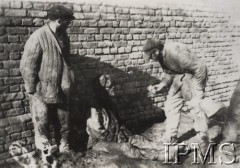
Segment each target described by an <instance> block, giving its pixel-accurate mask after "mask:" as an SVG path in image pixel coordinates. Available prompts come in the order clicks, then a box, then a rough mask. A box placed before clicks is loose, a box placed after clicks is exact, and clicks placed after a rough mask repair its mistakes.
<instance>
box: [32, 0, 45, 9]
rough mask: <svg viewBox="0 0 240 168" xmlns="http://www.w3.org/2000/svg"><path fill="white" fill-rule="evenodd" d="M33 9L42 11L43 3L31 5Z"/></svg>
mask: <svg viewBox="0 0 240 168" xmlns="http://www.w3.org/2000/svg"><path fill="white" fill-rule="evenodd" d="M33 8H34V9H37V10H43V9H44V3H36V2H35V3H33Z"/></svg>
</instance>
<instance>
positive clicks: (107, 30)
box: [100, 28, 114, 34]
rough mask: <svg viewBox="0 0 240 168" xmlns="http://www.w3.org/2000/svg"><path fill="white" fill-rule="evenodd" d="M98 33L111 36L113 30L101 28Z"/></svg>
mask: <svg viewBox="0 0 240 168" xmlns="http://www.w3.org/2000/svg"><path fill="white" fill-rule="evenodd" d="M100 33H106V34H113V33H114V29H113V28H101V29H100Z"/></svg>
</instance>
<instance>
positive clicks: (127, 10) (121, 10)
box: [116, 8, 130, 14]
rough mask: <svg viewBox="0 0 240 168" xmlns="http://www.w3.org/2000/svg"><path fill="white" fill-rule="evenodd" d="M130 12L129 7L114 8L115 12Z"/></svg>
mask: <svg viewBox="0 0 240 168" xmlns="http://www.w3.org/2000/svg"><path fill="white" fill-rule="evenodd" d="M129 12H130V9H129V8H116V13H123V14H128V13H129Z"/></svg>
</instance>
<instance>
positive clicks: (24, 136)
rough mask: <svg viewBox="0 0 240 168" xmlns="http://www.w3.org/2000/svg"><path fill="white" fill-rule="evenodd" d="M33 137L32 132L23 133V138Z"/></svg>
mask: <svg viewBox="0 0 240 168" xmlns="http://www.w3.org/2000/svg"><path fill="white" fill-rule="evenodd" d="M31 136H32V131H30V130H28V131H23V132H22V137H23V138H26V137H31Z"/></svg>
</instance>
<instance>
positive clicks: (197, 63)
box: [159, 42, 207, 88]
mask: <svg viewBox="0 0 240 168" xmlns="http://www.w3.org/2000/svg"><path fill="white" fill-rule="evenodd" d="M159 62H160V64H161V66H162V68H163V70H164V72H165V73H166V75H165V77H163V79H162V82H164V83H165V84H166V86H169V85H170V84H171V83H172V81H173V77H174V74H184V73H188V74H192V75H193V77H194V78H195V79H196V80H197V82H198V84H199V86H201V87H202V88H204V87H205V85H206V81H207V67H206V65H205V64H204V63H203V62H202V61H201V60H200V59H199V58H198V57H197V56H196V55H194V54H193V53H192V52H191V51H190V50H189V49H188V48H187V47H186V46H185V45H184V44H181V43H178V42H166V43H165V44H164V48H163V51H162V55H161V57H160V60H159Z"/></svg>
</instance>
